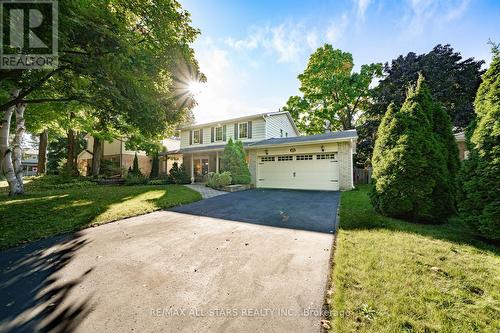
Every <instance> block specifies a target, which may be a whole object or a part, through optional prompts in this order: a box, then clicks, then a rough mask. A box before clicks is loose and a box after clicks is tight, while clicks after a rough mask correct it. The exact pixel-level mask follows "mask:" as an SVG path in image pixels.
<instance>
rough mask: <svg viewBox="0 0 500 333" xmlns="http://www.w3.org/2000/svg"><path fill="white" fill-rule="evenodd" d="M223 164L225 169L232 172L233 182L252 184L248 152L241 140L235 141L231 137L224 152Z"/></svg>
mask: <svg viewBox="0 0 500 333" xmlns="http://www.w3.org/2000/svg"><path fill="white" fill-rule="evenodd" d="M222 165H223V170H224V171H228V172H229V173H230V175H231V178H232V181H231V183H232V184H250V182H251V176H250V170H249V169H248V165H247V162H246V154H245V150H244V149H243V143H242V142H241V141H236V143H233V140H232V139H229V141H228V143H227V144H226V147H224V153H223V154H222Z"/></svg>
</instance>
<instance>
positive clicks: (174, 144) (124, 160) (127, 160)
mask: <svg viewBox="0 0 500 333" xmlns="http://www.w3.org/2000/svg"><path fill="white" fill-rule="evenodd" d="M85 140H86V141H87V148H86V149H85V150H84V151H82V152H81V153H80V154H79V155H78V168H79V170H80V172H81V174H82V175H90V174H91V170H92V152H93V147H94V138H93V137H92V136H90V135H87V136H86V137H85ZM125 142H126V141H124V140H122V139H114V140H113V141H111V142H108V141H104V144H103V149H102V160H107V161H111V162H113V164H114V165H115V166H116V167H117V168H119V169H121V170H122V171H123V172H124V171H126V170H128V168H129V167H132V166H133V163H134V157H135V154H137V160H138V162H139V169H140V170H141V173H142V174H143V175H149V173H150V172H151V162H152V157H150V156H147V154H146V152H145V151H134V150H129V149H127V148H126V147H125ZM162 146H163V147H164V149H163V150H164V151H175V150H178V149H179V146H180V141H179V140H176V139H164V140H162ZM159 155H160V174H167V173H168V171H170V169H171V168H172V165H173V163H174V162H179V161H180V159H181V156H179V155H175V154H170V155H169V156H168V157H167V156H165V153H160V154H159Z"/></svg>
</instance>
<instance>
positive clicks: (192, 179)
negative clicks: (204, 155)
mask: <svg viewBox="0 0 500 333" xmlns="http://www.w3.org/2000/svg"><path fill="white" fill-rule="evenodd" d="M190 175H191V183H194V158H193V154H191V171H190Z"/></svg>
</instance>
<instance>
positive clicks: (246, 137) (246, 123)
mask: <svg viewBox="0 0 500 333" xmlns="http://www.w3.org/2000/svg"><path fill="white" fill-rule="evenodd" d="M240 125H245V126H246V127H247V135H246V136H243V137H242V136H241V135H240V134H241V130H240ZM239 139H248V122H242V123H238V137H237V138H236V139H235V140H239Z"/></svg>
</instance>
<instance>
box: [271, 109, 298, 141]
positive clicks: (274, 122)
mask: <svg viewBox="0 0 500 333" xmlns="http://www.w3.org/2000/svg"><path fill="white" fill-rule="evenodd" d="M281 130H283V137H284V138H285V137H287V136H286V133H288V137H293V136H297V134H296V133H295V129H294V128H293V125H292V123H291V122H290V119H289V118H288V116H287V114H286V113H283V114H275V115H271V116H269V117H267V118H266V138H280V137H281Z"/></svg>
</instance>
